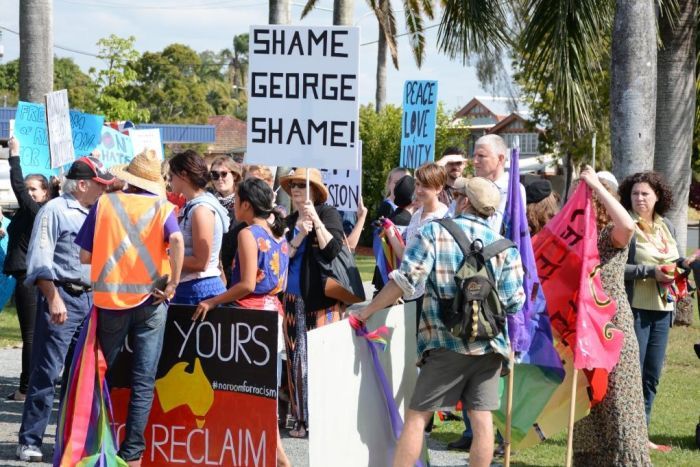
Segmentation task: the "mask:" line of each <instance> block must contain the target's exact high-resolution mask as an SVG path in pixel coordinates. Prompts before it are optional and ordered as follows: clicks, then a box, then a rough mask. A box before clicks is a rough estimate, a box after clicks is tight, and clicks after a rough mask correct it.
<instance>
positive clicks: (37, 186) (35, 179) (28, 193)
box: [3, 138, 50, 401]
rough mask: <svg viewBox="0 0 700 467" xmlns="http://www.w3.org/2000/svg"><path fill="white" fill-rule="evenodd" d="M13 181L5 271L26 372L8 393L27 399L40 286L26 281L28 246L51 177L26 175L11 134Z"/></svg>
mask: <svg viewBox="0 0 700 467" xmlns="http://www.w3.org/2000/svg"><path fill="white" fill-rule="evenodd" d="M8 146H9V149H10V158H9V161H8V162H9V163H10V184H11V185H12V191H13V192H14V193H15V197H16V198H17V204H19V209H18V210H17V212H15V215H14V216H12V222H11V223H10V225H9V226H8V228H7V234H8V235H9V239H8V243H7V257H5V263H4V265H3V272H4V273H5V274H7V275H9V276H13V277H14V278H15V280H16V285H15V305H16V307H17V319H18V320H19V329H20V332H21V334H22V372H21V373H20V377H19V388H17V389H16V390H15V391H14V392H13V393H12V394H10V395H9V396H8V399H9V400H15V401H23V400H24V399H25V398H26V394H27V386H28V385H29V371H30V363H31V354H32V342H33V340H34V323H35V320H36V292H37V290H36V286H35V285H26V284H25V283H24V280H25V279H26V278H27V249H28V248H29V238H30V237H31V235H32V225H33V224H34V218H35V217H36V214H37V212H39V209H41V207H42V206H43V205H44V204H45V203H46V202H47V201H48V200H49V199H50V191H49V181H48V180H47V179H46V177H44V176H43V175H39V174H30V175H27V178H24V177H23V175H22V166H21V165H20V161H19V149H20V145H19V140H17V139H15V138H10V140H9V142H8Z"/></svg>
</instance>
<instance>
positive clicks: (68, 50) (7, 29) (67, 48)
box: [0, 26, 100, 58]
mask: <svg viewBox="0 0 700 467" xmlns="http://www.w3.org/2000/svg"><path fill="white" fill-rule="evenodd" d="M0 29H2V30H3V31H7V32H9V33H12V34H15V35H17V36H19V31H15V30H14V29H10V28H8V27H5V26H0ZM53 47H54V49H60V50H65V51H67V52H72V53H75V54H80V55H87V56H88V57H95V58H100V57H99V56H98V55H97V54H94V53H92V52H85V51H84V50H78V49H74V48H72V47H65V46H63V45H58V44H54V45H53Z"/></svg>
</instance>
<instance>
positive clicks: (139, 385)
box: [97, 303, 168, 461]
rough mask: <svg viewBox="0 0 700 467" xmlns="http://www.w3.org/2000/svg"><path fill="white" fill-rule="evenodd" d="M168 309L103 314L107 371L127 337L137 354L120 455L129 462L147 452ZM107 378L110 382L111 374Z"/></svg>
mask: <svg viewBox="0 0 700 467" xmlns="http://www.w3.org/2000/svg"><path fill="white" fill-rule="evenodd" d="M167 309H168V307H167V305H166V304H165V303H161V304H160V305H144V306H142V307H138V308H135V309H132V310H128V311H112V310H104V309H100V310H99V314H98V316H99V318H98V321H97V335H98V337H99V339H100V345H101V346H102V351H103V352H104V354H105V359H106V360H107V368H108V369H109V367H111V366H112V364H113V363H114V361H115V360H116V358H117V356H118V355H119V352H120V351H121V349H122V346H123V345H124V342H125V340H126V337H127V336H129V344H130V347H131V349H132V351H133V361H132V367H131V396H130V397H129V409H128V413H127V417H126V429H125V436H124V441H123V442H122V444H121V446H120V448H119V453H118V454H119V457H121V458H122V459H124V460H125V461H133V460H137V459H140V458H141V455H142V454H143V451H144V450H145V449H146V441H145V439H144V436H143V433H144V431H145V429H146V423H147V422H148V416H149V415H150V413H151V405H152V404H153V388H154V386H155V382H156V372H157V370H158V360H159V359H160V351H161V349H162V347H163V334H164V331H165V319H166V314H167ZM107 378H108V379H109V373H108V375H107Z"/></svg>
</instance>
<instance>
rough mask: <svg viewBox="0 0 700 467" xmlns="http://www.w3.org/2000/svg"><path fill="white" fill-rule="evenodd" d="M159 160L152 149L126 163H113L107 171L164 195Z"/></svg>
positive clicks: (128, 181)
mask: <svg viewBox="0 0 700 467" xmlns="http://www.w3.org/2000/svg"><path fill="white" fill-rule="evenodd" d="M160 164H161V161H160V159H158V156H157V155H156V152H155V151H154V150H153V149H146V150H145V151H143V152H141V153H140V154H138V155H137V156H136V157H134V158H133V159H132V160H131V162H129V163H128V164H122V165H115V166H113V167H112V168H110V169H109V171H110V172H111V173H112V174H113V175H114V176H115V177H117V178H120V179H122V180H124V181H125V182H126V183H128V184H129V185H133V186H136V187H139V188H141V189H142V190H146V191H147V192H149V193H153V194H154V195H158V196H165V182H164V181H163V177H162V175H161V173H160Z"/></svg>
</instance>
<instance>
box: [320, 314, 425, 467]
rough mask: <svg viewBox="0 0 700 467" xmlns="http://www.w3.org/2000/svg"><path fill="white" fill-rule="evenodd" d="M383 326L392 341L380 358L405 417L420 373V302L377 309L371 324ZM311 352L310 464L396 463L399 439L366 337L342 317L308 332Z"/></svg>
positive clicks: (371, 326) (339, 465) (348, 465)
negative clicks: (392, 424) (417, 349)
mask: <svg viewBox="0 0 700 467" xmlns="http://www.w3.org/2000/svg"><path fill="white" fill-rule="evenodd" d="M404 306H405V307H406V308H405V310H404ZM383 324H385V325H386V326H387V327H388V328H389V330H390V339H389V345H388V347H387V349H386V350H385V351H384V352H379V358H380V360H381V364H382V367H383V369H384V373H385V374H386V377H387V380H388V382H389V385H390V386H391V391H392V394H393V395H394V401H395V402H396V405H397V407H398V409H399V413H400V414H401V416H402V417H403V418H404V419H405V410H406V408H407V407H408V403H409V401H410V400H411V396H412V395H413V389H414V387H415V383H416V378H417V375H418V369H417V368H416V360H417V355H416V338H415V335H416V308H415V305H414V304H412V303H409V304H406V305H399V306H395V307H392V308H389V309H386V310H382V311H380V312H377V313H375V314H374V315H373V316H372V317H371V318H370V319H369V321H368V324H367V328H368V329H369V330H373V329H376V328H377V327H379V326H381V325H383ZM308 356H309V357H308V358H309V367H308V368H309V371H308V382H309V395H308V400H309V427H311V429H310V430H309V465H310V466H311V467H321V466H323V467H325V466H328V465H333V466H334V467H336V466H337V467H344V466H347V467H355V466H358V465H368V466H386V465H392V458H393V455H394V450H395V448H396V446H395V444H396V441H395V440H394V435H393V433H392V430H391V426H390V424H389V418H388V415H387V408H386V402H385V401H384V395H383V393H382V391H381V389H380V387H379V385H378V382H377V377H376V374H375V372H374V368H373V363H372V357H371V355H370V352H369V349H368V347H367V343H366V341H364V339H362V338H359V337H357V336H356V335H355V332H354V330H353V329H352V328H351V327H350V324H349V323H348V320H343V321H339V322H337V323H333V324H329V325H327V326H323V327H320V328H318V329H314V330H313V331H310V332H309V333H308ZM329 414H332V416H329Z"/></svg>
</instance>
